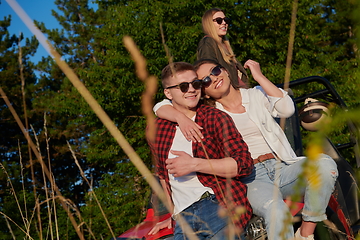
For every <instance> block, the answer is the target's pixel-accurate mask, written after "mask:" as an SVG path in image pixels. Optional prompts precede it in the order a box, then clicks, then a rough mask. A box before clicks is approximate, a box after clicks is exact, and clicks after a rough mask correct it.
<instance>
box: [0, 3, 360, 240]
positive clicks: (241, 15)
mask: <svg viewBox="0 0 360 240" xmlns="http://www.w3.org/2000/svg"><path fill="white" fill-rule="evenodd" d="M90 2H91V1H66V0H56V1H55V4H56V5H57V7H58V9H57V10H56V11H53V15H54V16H55V17H56V18H57V20H58V21H59V23H60V24H61V26H62V28H61V29H47V28H46V23H45V24H44V23H39V22H36V24H37V25H38V27H39V28H40V29H41V30H42V31H43V32H44V33H45V34H46V35H47V36H48V38H49V40H50V42H51V43H52V44H53V45H54V46H55V48H56V49H57V51H58V52H59V53H60V54H61V55H62V56H63V58H64V59H65V61H66V62H67V63H68V64H69V66H70V67H71V68H73V70H74V71H75V73H76V74H77V75H78V76H79V78H80V79H81V81H82V82H83V83H84V84H85V85H86V87H87V88H88V89H89V91H90V92H91V93H92V94H93V96H94V98H95V99H96V100H97V101H98V102H99V104H100V105H101V106H102V107H103V108H104V110H105V111H106V113H107V114H108V115H109V116H110V118H111V119H112V120H113V121H114V123H115V124H116V126H118V128H119V130H120V131H121V132H122V133H123V135H124V136H125V138H126V139H127V140H128V141H129V143H130V144H131V145H132V147H133V148H134V149H135V151H136V152H137V153H138V155H139V156H140V157H141V158H142V159H143V161H144V162H145V164H146V165H147V166H148V167H149V169H151V170H152V168H153V164H152V161H151V160H152V158H151V155H150V152H149V148H148V146H147V143H146V141H145V135H144V129H145V127H146V122H145V118H144V117H143V116H142V111H141V104H140V102H141V94H142V92H143V90H144V86H143V83H141V82H140V81H139V80H138V79H137V76H136V74H135V65H134V62H133V60H132V59H131V57H130V54H129V53H128V52H127V50H126V49H125V47H124V45H123V42H122V39H123V37H124V36H126V35H129V36H131V37H132V38H133V40H134V41H135V43H136V44H137V46H138V47H139V49H140V51H141V53H142V54H143V55H144V57H145V58H146V59H147V69H148V71H149V74H151V75H155V76H158V77H159V76H160V72H161V69H162V68H163V67H164V66H165V65H166V64H167V63H168V61H169V59H168V56H167V55H166V51H165V48H164V45H163V40H164V41H165V43H166V45H167V47H168V48H169V50H170V54H171V56H172V58H173V60H174V61H186V62H194V61H195V59H196V47H197V44H198V42H199V41H200V39H201V38H202V37H203V33H202V29H201V16H202V14H203V13H204V11H205V10H207V9H209V8H212V7H220V8H223V9H225V10H226V14H227V15H228V16H229V17H230V18H231V19H232V24H231V26H230V31H229V38H230V41H231V44H232V46H233V49H234V51H235V54H236V56H237V58H238V59H239V60H240V61H241V62H242V63H244V62H245V61H246V60H247V59H250V58H251V59H253V60H256V61H258V62H260V64H261V66H262V70H263V72H264V74H265V75H266V76H267V77H268V78H269V79H270V80H272V81H273V82H274V83H281V82H283V79H284V73H285V62H286V57H287V48H288V40H289V31H290V16H291V11H292V1H281V2H280V1H275V0H270V1H269V0H257V1H252V0H245V1H239V2H236V3H234V1H230V0H225V1H203V0H198V1H190V0H181V1H179V0H166V1H147V0H137V1H134V0H133V1H122V0H113V1H95V3H96V7H95V8H92V7H90V5H89V4H90ZM354 6H355V5H354V3H353V1H332V0H318V1H314V0H304V1H300V2H299V8H298V13H297V20H296V24H297V25H296V34H295V45H294V54H293V59H292V63H293V65H292V69H291V78H292V79H297V78H302V77H307V76H311V75H319V76H322V77H325V78H327V79H329V80H330V81H331V83H332V84H333V85H334V86H335V88H336V89H337V91H338V92H339V93H340V95H341V96H342V97H343V98H344V100H345V102H346V103H347V104H348V106H349V107H350V108H351V109H354V108H358V107H359V100H358V98H357V96H358V86H359V79H360V78H359V77H358V76H357V75H355V74H354V72H355V70H357V64H358V63H357V59H356V54H358V53H357V46H358V43H357V42H356V38H355V35H354V34H355V29H356V28H355V24H354V21H353V19H352V18H351V12H352V10H353V9H354ZM9 25H10V18H6V19H4V20H3V21H0V41H1V44H0V53H1V54H0V57H1V61H0V81H1V87H2V88H3V90H4V91H5V92H6V93H7V94H8V97H9V99H10V101H11V102H12V103H13V106H14V107H15V108H16V111H17V112H18V114H19V115H20V117H21V119H24V117H23V114H22V113H23V103H22V98H21V95H22V93H21V82H20V78H19V73H20V72H19V67H18V62H17V57H18V48H17V43H18V41H19V38H20V39H21V40H22V41H23V39H22V36H20V37H16V36H10V35H9V33H8V32H7V27H8V26H9ZM161 30H162V31H163V36H162V35H161V32H162V31H161ZM37 44H38V43H37V41H36V40H35V39H34V38H32V39H30V40H29V39H26V40H25V45H24V47H22V50H23V62H24V68H25V70H24V74H25V75H24V76H25V79H26V85H25V86H26V87H25V89H26V90H25V91H26V104H27V109H28V120H29V123H30V124H32V125H33V127H34V130H35V133H36V136H37V140H38V144H39V149H40V151H41V152H42V155H43V156H46V160H47V161H49V164H48V167H51V169H52V173H53V175H54V176H55V181H56V183H57V184H58V186H59V188H60V190H61V192H62V193H63V195H65V196H66V197H68V198H69V199H71V200H72V201H73V202H74V203H75V205H77V206H78V207H79V208H80V209H81V214H82V220H83V221H84V223H85V224H83V225H82V231H83V232H84V234H85V235H86V239H92V236H91V234H90V232H92V233H93V234H94V235H95V239H102V238H104V239H106V238H109V237H110V236H111V234H110V231H109V230H108V227H107V226H106V224H105V221H104V219H103V217H102V215H101V213H100V210H99V207H98V205H97V203H96V202H95V200H94V194H96V196H97V198H98V199H99V201H100V203H101V206H102V207H103V209H104V211H105V214H106V216H107V218H108V220H109V222H110V224H111V227H112V229H113V231H114V232H115V235H119V234H120V233H122V232H123V231H125V230H126V229H129V228H130V227H132V226H134V225H135V224H137V223H139V222H141V221H142V219H143V217H144V214H145V208H146V205H147V201H148V200H147V199H148V197H149V194H150V193H149V192H150V190H149V187H148V185H147V184H146V182H145V180H144V179H143V178H142V177H141V175H140V173H139V172H138V170H137V169H136V168H135V167H134V165H133V164H132V163H131V162H130V161H129V159H128V157H127V156H126V154H125V153H124V152H123V150H122V149H121V148H120V147H119V146H118V144H117V143H116V141H115V140H114V139H113V137H112V136H111V135H110V134H109V132H108V131H107V129H106V128H105V127H104V126H103V124H102V123H101V122H100V120H99V119H98V118H97V116H96V115H95V114H94V112H93V111H92V109H90V107H89V106H88V104H87V103H86V102H85V101H84V100H83V99H82V97H81V96H80V94H79V93H78V92H77V90H76V89H75V88H74V87H73V85H72V84H71V82H70V81H69V80H68V79H67V77H66V76H65V75H64V73H62V71H61V70H60V69H59V68H58V67H57V65H56V64H55V63H54V61H53V60H52V59H51V57H47V58H45V57H44V58H43V59H42V60H41V61H40V62H39V63H37V65H36V66H34V64H32V63H31V62H30V61H29V60H28V58H29V56H31V55H32V54H34V53H35V51H36V47H37ZM34 70H36V71H37V72H38V73H39V74H38V75H37V76H35V75H34V74H33V71H34ZM253 84H254V82H253ZM159 86H160V83H159ZM314 89H316V86H315V85H314V86H311V87H309V88H308V89H299V90H296V91H297V92H296V95H301V94H302V93H304V92H307V91H310V90H311V91H312V90H314ZM163 97H164V95H163V93H162V90H161V88H159V91H158V93H157V94H156V96H155V101H158V100H160V99H162V98H163ZM0 121H1V122H0V124H1V127H2V129H3V131H2V136H1V138H0V140H1V142H0V156H1V157H2V159H4V160H2V161H4V165H5V168H6V169H7V171H8V172H9V173H10V174H11V177H12V178H13V179H17V180H18V179H20V173H19V172H20V168H19V160H18V158H19V155H20V154H19V153H18V150H17V149H18V141H19V142H20V146H21V147H20V148H21V152H22V153H23V154H22V158H23V162H24V163H25V165H26V166H27V167H26V168H25V169H24V174H25V179H26V181H25V182H26V184H25V185H26V190H25V191H26V192H27V193H26V194H27V195H28V196H29V199H31V198H34V197H33V193H32V191H33V190H32V186H31V184H30V182H31V180H30V179H31V173H30V170H29V169H30V168H29V167H28V166H29V164H28V163H29V161H30V159H29V158H30V157H29V156H28V154H27V151H28V150H27V145H26V141H25V138H24V136H22V134H21V132H20V130H19V128H18V127H17V125H16V123H15V122H14V120H13V118H12V116H11V114H10V112H9V110H8V109H7V107H6V106H5V105H1V111H0ZM339 125H341V126H342V125H344V124H343V122H341V123H339ZM31 134H34V133H31ZM332 134H333V135H334V136H333V137H334V139H335V142H339V143H340V142H342V141H343V140H345V139H347V138H348V132H347V130H346V129H345V128H343V127H338V128H337V129H336V131H334V132H333V133H332ZM33 137H34V136H33ZM67 141H68V142H69V143H70V144H71V147H72V149H73V150H74V152H75V157H76V159H77V160H78V162H79V164H80V166H81V167H82V168H83V170H84V172H85V174H86V176H87V177H88V178H89V180H91V183H92V184H93V185H92V188H93V189H94V190H93V191H89V186H87V184H86V183H85V181H84V180H83V179H82V178H81V176H80V174H79V169H78V166H76V164H75V161H74V158H73V156H72V154H71V152H70V151H69V148H68V145H67ZM350 157H351V156H350ZM5 160H6V164H5ZM33 167H34V169H35V171H34V175H35V180H36V181H35V182H36V183H35V187H36V189H43V184H40V182H42V174H41V168H40V165H39V164H38V163H37V162H36V163H35V164H34V165H33ZM6 181H7V180H6V176H4V175H3V173H1V171H0V184H1V185H0V186H1V192H0V200H1V202H0V209H5V208H6V209H7V210H6V211H7V212H6V213H8V214H10V215H11V216H13V214H15V213H18V211H17V210H15V209H16V206H15V204H14V202H13V200H11V199H12V198H11V197H10V192H9V190H8V188H7V187H6ZM14 182H16V181H14ZM18 182H21V181H18ZM15 188H16V189H21V188H22V187H21V185H20V184H19V185H18V184H16V185H15ZM17 192H20V191H17ZM38 194H39V198H40V200H41V201H45V200H46V199H45V197H44V196H45V195H44V192H43V191H42V190H41V191H40V190H38ZM31 196H32V197H31ZM29 201H30V202H29V205H30V206H31V207H34V202H35V201H34V200H29ZM57 209H58V211H57V213H58V214H57V219H58V221H59V228H60V230H59V231H60V236H65V237H66V239H78V237H77V235H76V233H75V231H74V229H73V228H72V225H71V224H70V222H69V218H68V217H67V215H66V213H65V212H64V210H63V209H61V208H59V206H58V208H57ZM28 211H29V212H31V211H30V210H28ZM46 212H47V211H45V210H44V209H42V215H41V216H42V218H43V221H44V222H47V221H46V220H47V219H48V216H47V215H46ZM14 218H16V221H17V222H18V221H19V222H22V220H21V219H19V218H18V216H17V217H15V216H14ZM82 220H81V221H80V220H79V219H78V222H82ZM36 221H37V220H36V219H34V220H33V225H32V230H31V233H32V237H34V238H36V237H37V236H38V228H37V227H36V226H37V225H36V224H37V223H36ZM1 226H2V227H1V228H2V230H3V229H5V230H4V231H5V232H6V234H7V235H6V236H7V237H8V238H9V239H11V236H10V235H9V234H10V233H9V232H8V231H7V230H6V228H5V226H6V223H4V222H1ZM46 227H47V225H46V224H45V223H44V229H45V228H46ZM44 234H45V233H44ZM23 236H24V235H23V234H22V233H20V232H19V231H18V232H17V237H19V238H22V237H23ZM44 236H45V235H44Z"/></svg>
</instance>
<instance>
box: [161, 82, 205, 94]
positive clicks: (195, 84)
mask: <svg viewBox="0 0 360 240" xmlns="http://www.w3.org/2000/svg"><path fill="white" fill-rule="evenodd" d="M202 82H203V81H202V80H199V79H196V80H194V81H192V82H182V83H180V84H178V85H174V86H170V87H167V88H165V89H169V88H176V87H177V88H180V91H182V92H183V93H186V92H187V91H188V90H189V85H190V84H191V85H192V86H193V88H194V89H196V90H197V89H200V88H201V87H202Z"/></svg>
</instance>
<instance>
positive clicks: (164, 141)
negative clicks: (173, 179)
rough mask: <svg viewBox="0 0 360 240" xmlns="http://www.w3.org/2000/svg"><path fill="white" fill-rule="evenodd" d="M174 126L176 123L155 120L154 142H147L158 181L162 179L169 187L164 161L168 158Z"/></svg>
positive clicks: (174, 130)
mask: <svg viewBox="0 0 360 240" xmlns="http://www.w3.org/2000/svg"><path fill="white" fill-rule="evenodd" d="M175 126H176V123H173V122H170V121H167V120H164V119H160V118H157V119H156V127H157V130H156V138H155V142H150V141H148V143H149V145H150V149H151V152H152V154H153V157H154V158H155V165H156V170H155V171H156V174H157V175H158V176H159V178H160V179H164V180H165V182H166V183H167V185H168V186H169V187H170V185H169V175H168V171H167V169H166V164H165V160H166V159H167V158H168V155H169V151H170V148H171V145H172V142H173V139H174V136H175V132H176V128H175Z"/></svg>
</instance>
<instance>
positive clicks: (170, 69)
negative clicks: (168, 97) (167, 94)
mask: <svg viewBox="0 0 360 240" xmlns="http://www.w3.org/2000/svg"><path fill="white" fill-rule="evenodd" d="M185 71H193V72H195V69H194V66H193V65H192V64H190V63H187V62H174V63H169V64H168V65H167V66H166V67H164V69H163V70H162V71H161V82H162V86H163V88H166V87H168V86H167V85H168V80H169V78H170V77H173V76H174V75H175V74H177V73H182V72H185Z"/></svg>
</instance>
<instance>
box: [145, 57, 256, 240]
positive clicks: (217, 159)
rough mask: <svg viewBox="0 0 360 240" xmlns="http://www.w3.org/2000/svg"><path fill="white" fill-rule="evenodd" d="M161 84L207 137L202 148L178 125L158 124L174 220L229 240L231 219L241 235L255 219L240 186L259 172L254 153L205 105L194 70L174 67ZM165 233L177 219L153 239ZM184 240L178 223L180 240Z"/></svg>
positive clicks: (156, 148) (160, 165)
mask: <svg viewBox="0 0 360 240" xmlns="http://www.w3.org/2000/svg"><path fill="white" fill-rule="evenodd" d="M161 78H162V85H163V87H164V93H165V95H166V97H167V98H169V99H170V100H171V101H172V104H173V107H174V108H175V109H177V110H178V111H181V112H182V113H184V114H185V115H186V116H187V117H189V118H190V119H193V120H194V121H195V122H196V123H197V124H199V125H200V126H201V127H202V128H203V130H202V133H203V136H204V138H203V140H202V142H189V141H187V140H186V138H185V137H184V135H183V134H182V133H181V131H180V129H179V127H178V125H177V123H175V122H170V121H168V120H164V119H160V118H157V119H156V124H157V132H156V140H155V142H153V143H149V144H150V146H151V148H152V151H153V153H154V155H155V157H156V159H157V174H158V175H159V178H160V181H161V184H162V186H163V188H164V190H165V192H166V193H167V194H168V199H169V201H170V205H171V206H172V208H173V212H172V216H173V219H175V220H176V218H177V216H178V215H179V214H181V216H182V217H183V218H184V219H185V220H186V221H187V223H188V224H189V225H190V227H191V228H192V230H193V232H194V233H195V234H196V235H197V237H198V238H199V239H226V236H225V227H226V226H228V222H229V221H228V220H229V219H230V220H232V221H230V222H232V223H233V224H235V226H236V229H237V230H239V231H238V232H241V231H242V230H244V228H245V226H246V224H247V222H248V221H249V219H250V217H251V214H252V210H251V207H250V204H249V202H248V200H247V198H246V186H245V185H244V184H243V183H242V182H241V181H240V179H241V177H244V176H247V175H249V174H250V173H251V172H252V170H253V160H252V158H251V156H250V153H249V151H248V147H247V145H246V143H245V142H244V141H243V139H242V137H241V135H240V133H239V132H238V131H237V129H236V127H235V125H234V123H233V121H232V119H231V118H230V117H229V116H228V115H227V114H226V113H224V112H222V111H220V110H217V109H215V108H213V107H209V106H205V105H203V104H201V103H199V100H200V97H201V87H202V81H201V80H198V79H197V75H196V72H195V70H194V68H193V66H192V65H191V64H189V63H184V62H176V63H173V64H172V65H168V66H166V67H165V68H164V69H163V71H162V76H161ZM222 207H224V208H222ZM219 209H227V210H228V211H223V212H225V214H224V216H225V217H224V216H222V217H220V216H219V215H218V213H219ZM165 227H169V228H171V219H168V220H165V221H164V222H160V223H158V224H157V225H156V226H155V227H154V228H153V229H152V230H151V231H150V232H149V235H152V234H155V233H157V232H158V231H159V229H162V228H165ZM184 237H186V235H184V232H183V230H182V228H181V226H180V225H179V224H178V222H177V223H176V225H175V231H174V239H175V240H180V239H181V240H183V239H186V238H184Z"/></svg>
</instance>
